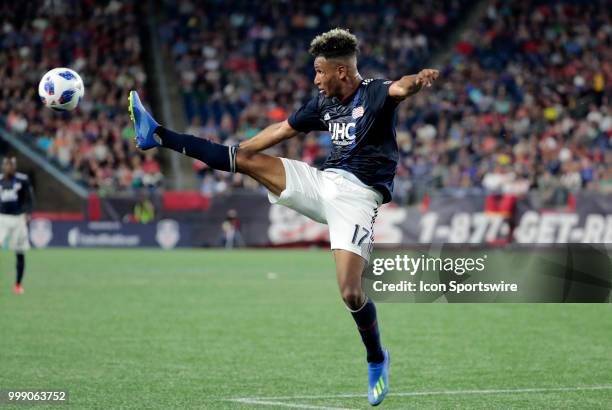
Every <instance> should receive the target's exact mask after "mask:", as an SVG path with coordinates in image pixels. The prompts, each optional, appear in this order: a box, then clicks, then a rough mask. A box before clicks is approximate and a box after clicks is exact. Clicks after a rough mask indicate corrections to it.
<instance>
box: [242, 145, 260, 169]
mask: <svg viewBox="0 0 612 410" xmlns="http://www.w3.org/2000/svg"><path fill="white" fill-rule="evenodd" d="M258 155H259V153H258V152H257V151H251V150H245V149H239V150H238V151H237V152H236V169H237V170H238V172H242V173H244V174H249V173H250V172H252V171H253V169H254V168H255V167H256V166H257V156H258Z"/></svg>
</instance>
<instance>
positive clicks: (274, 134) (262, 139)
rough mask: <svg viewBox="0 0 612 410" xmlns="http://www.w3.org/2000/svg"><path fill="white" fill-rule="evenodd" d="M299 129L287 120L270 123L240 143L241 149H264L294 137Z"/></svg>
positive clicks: (257, 150)
mask: <svg viewBox="0 0 612 410" xmlns="http://www.w3.org/2000/svg"><path fill="white" fill-rule="evenodd" d="M298 133H299V132H298V131H297V130H294V129H293V128H292V127H291V126H290V125H289V122H288V121H287V120H285V121H282V122H277V123H275V124H271V125H268V126H267V127H266V128H264V129H263V130H261V131H260V132H259V133H258V134H257V135H255V136H254V137H253V138H251V139H248V140H246V141H242V142H241V143H240V148H241V149H247V150H249V151H256V152H259V151H263V150H265V149H267V148H270V147H271V146H273V145H276V144H278V143H279V142H282V141H284V140H286V139H289V138H293V137H295V136H296V135H298Z"/></svg>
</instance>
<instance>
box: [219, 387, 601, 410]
mask: <svg viewBox="0 0 612 410" xmlns="http://www.w3.org/2000/svg"><path fill="white" fill-rule="evenodd" d="M588 390H612V385H600V386H575V387H531V388H518V389H483V390H432V391H414V392H399V393H389V396H394V397H414V396H450V395H469V394H473V395H479V394H483V395H484V394H519V393H554V392H572V391H588ZM366 396H367V395H366V394H363V393H348V394H333V395H320V396H278V397H245V398H236V399H227V400H228V401H233V402H237V403H244V404H259V405H267V406H278V407H288V408H294V409H332V410H349V409H341V408H337V407H327V406H316V405H310V404H300V403H287V402H283V401H286V400H319V399H342V398H356V397H363V398H365V397H366ZM278 400H283V401H278Z"/></svg>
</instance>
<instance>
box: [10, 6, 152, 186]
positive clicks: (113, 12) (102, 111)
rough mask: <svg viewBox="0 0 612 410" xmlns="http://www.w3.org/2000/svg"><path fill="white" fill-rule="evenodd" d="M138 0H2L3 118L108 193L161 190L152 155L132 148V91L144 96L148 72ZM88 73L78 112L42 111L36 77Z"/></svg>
mask: <svg viewBox="0 0 612 410" xmlns="http://www.w3.org/2000/svg"><path fill="white" fill-rule="evenodd" d="M136 5H137V2H134V1H115V0H113V1H92V0H89V1H82V2H74V1H53V2H50V1H40V0H39V1H27V2H2V3H1V4H0V15H2V16H3V18H2V23H1V24H2V25H1V27H0V30H2V34H1V35H0V77H1V78H2V87H1V88H0V122H3V123H4V125H5V126H6V127H7V128H8V129H9V130H10V131H12V132H15V133H17V134H19V135H20V136H21V137H22V138H24V140H26V141H28V142H30V143H31V144H32V145H34V146H36V147H38V148H39V149H40V150H42V151H44V152H45V153H46V154H47V156H48V157H49V158H50V159H52V160H54V161H55V162H56V163H57V164H59V165H60V166H61V167H62V168H63V169H65V170H67V171H69V172H70V173H71V174H72V176H73V177H74V178H76V179H77V180H81V181H83V183H84V184H86V185H87V186H88V187H90V188H93V189H98V190H100V191H102V192H117V191H131V190H133V189H140V188H142V187H151V188H153V187H156V186H158V185H159V184H160V182H161V180H162V174H161V170H160V164H159V162H158V161H157V159H156V158H155V156H154V154H153V153H151V154H148V153H147V154H142V153H140V152H138V150H137V149H136V148H135V147H134V144H133V143H132V139H133V136H134V131H133V128H132V127H131V125H130V121H129V117H128V114H127V109H126V107H127V93H128V91H129V90H130V89H137V90H139V92H141V93H143V94H145V91H146V90H145V87H144V86H145V81H146V72H145V69H144V65H143V63H142V46H141V40H140V33H139V25H138V24H137V23H138V20H137V10H136V9H135V7H136ZM62 66H67V67H71V68H73V69H75V70H76V71H77V72H79V73H80V74H81V76H82V77H83V81H84V83H85V98H84V99H83V101H82V102H81V104H80V105H79V109H78V110H76V111H74V112H71V113H65V114H62V113H57V112H54V111H52V110H47V109H42V105H41V103H40V101H39V99H38V82H39V81H40V78H41V77H42V75H43V74H44V73H45V72H46V71H47V70H49V69H50V68H53V67H62Z"/></svg>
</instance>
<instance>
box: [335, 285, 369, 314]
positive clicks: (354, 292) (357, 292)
mask: <svg viewBox="0 0 612 410" xmlns="http://www.w3.org/2000/svg"><path fill="white" fill-rule="evenodd" d="M341 294H342V300H343V301H344V303H345V304H346V306H347V307H348V308H349V309H351V310H357V309H359V308H360V307H361V306H362V305H363V302H364V300H365V296H364V294H363V290H361V288H360V287H353V286H347V287H345V288H344V289H342V291H341Z"/></svg>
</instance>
